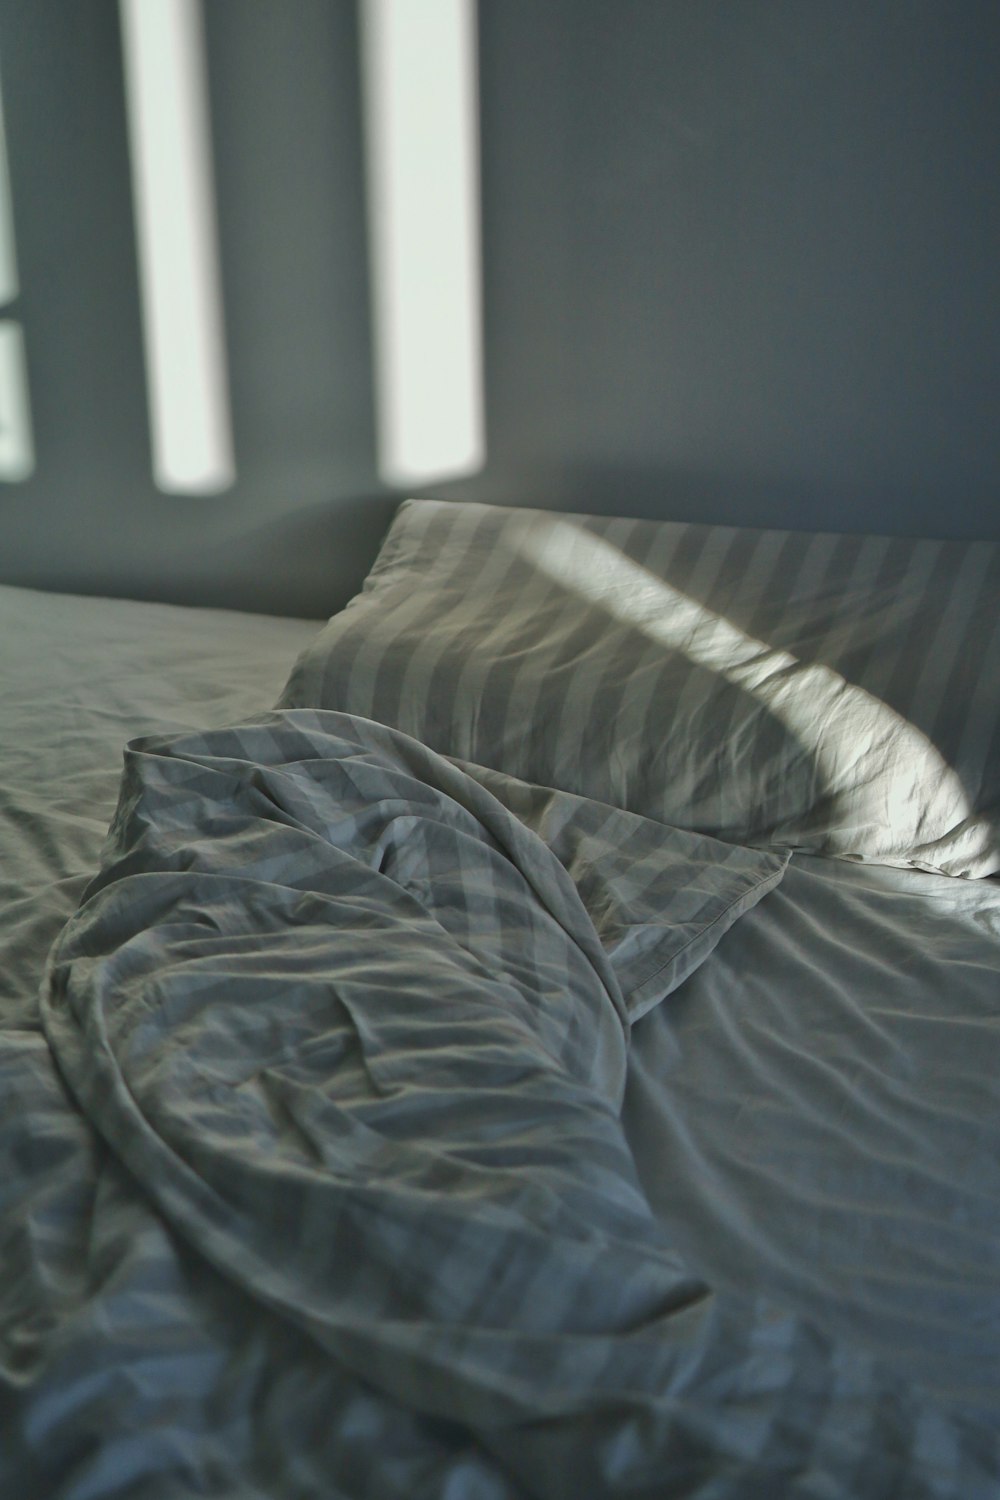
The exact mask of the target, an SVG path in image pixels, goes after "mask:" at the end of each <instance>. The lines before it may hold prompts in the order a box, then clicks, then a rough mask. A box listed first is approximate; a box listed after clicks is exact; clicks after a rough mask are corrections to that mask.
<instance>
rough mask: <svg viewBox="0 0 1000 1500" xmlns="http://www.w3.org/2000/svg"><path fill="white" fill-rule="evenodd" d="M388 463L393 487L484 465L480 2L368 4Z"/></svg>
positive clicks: (364, 19) (374, 230) (372, 198)
mask: <svg viewBox="0 0 1000 1500" xmlns="http://www.w3.org/2000/svg"><path fill="white" fill-rule="evenodd" d="M361 41H362V76H363V91H364V105H365V135H366V146H367V178H368V209H369V233H370V240H371V271H372V283H373V286H372V297H373V319H374V335H375V386H376V390H375V394H376V425H377V435H378V466H379V473H380V475H381V477H382V478H383V479H384V480H385V481H386V482H387V483H389V484H394V485H406V484H410V483H413V482H425V481H428V480H435V479H442V478H447V477H450V476H454V475H458V474H468V473H472V472H474V471H475V470H477V469H479V468H481V467H482V464H483V460H484V457H485V438H484V421H483V393H482V383H483V377H482V333H481V327H482V314H481V286H480V279H481V264H480V228H479V128H478V116H479V108H478V90H477V70H476V26H475V11H474V7H473V0H362V6H361Z"/></svg>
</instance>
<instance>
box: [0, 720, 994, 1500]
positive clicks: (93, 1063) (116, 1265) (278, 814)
mask: <svg viewBox="0 0 1000 1500" xmlns="http://www.w3.org/2000/svg"><path fill="white" fill-rule="evenodd" d="M784 865H785V856H784V855H780V854H777V853H774V852H768V851H762V850H750V849H742V848H739V847H738V846H734V845H728V844H723V843H719V842H716V841H715V840H713V839H710V838H706V837H701V836H698V835H696V834H693V833H689V832H678V831H676V830H672V829H669V828H666V827H665V826H664V825H662V824H660V823H657V822H653V821H650V820H647V819H644V818H642V817H640V816H637V815H635V814H632V813H627V812H622V811H620V810H617V809H613V808H610V807H608V806H604V805H602V804H599V803H596V802H593V801H588V800H587V799H586V798H583V797H579V796H571V795H569V794H567V793H553V792H547V791H544V790H542V789H540V788H538V787H532V786H528V785H526V784H524V783H522V782H515V781H512V780H511V779H510V778H507V777H503V776H500V775H498V774H496V773H488V772H479V773H477V772H474V771H473V769H472V768H462V767H460V766H458V765H456V764H454V763H451V762H448V761H446V760H444V759H442V758H441V757H440V756H438V755H436V754H434V753H433V752H431V751H429V750H427V749H425V748H424V747H423V746H422V745H420V744H419V743H417V742H416V741H414V740H412V739H409V738H407V737H406V736H405V735H403V734H400V733H398V732H396V731H394V730H390V729H386V728H384V727H381V726H379V725H376V724H374V723H371V722H369V721H366V720H362V719H356V718H351V717H349V716H346V715H343V714H338V713H332V712H310V711H289V712H279V713H276V714H272V715H268V716H265V717H263V718H262V719H260V720H259V721H257V722H255V723H252V724H247V725H244V726H242V727H239V728H235V729H228V730H220V731H213V732H210V733H206V734H200V735H195V734H191V735H187V736H182V737H177V738H173V739H170V740H162V741H151V740H146V741H141V742H137V743H136V744H134V745H133V746H132V747H131V748H130V750H129V752H128V754H127V761H126V774H125V779H124V782H123V786H122V793H121V799H120V802H119V806H118V811H117V814H116V818H115V821H114V823H113V825H112V829H111V832H110V835H109V839H108V843H107V846H106V849H105V855H104V859H103V863H102V868H101V870H100V873H99V874H98V875H97V876H96V878H95V879H94V881H93V882H92V883H91V885H90V887H89V888H88V891H87V893H86V895H85V897H84V900H83V902H82V904H81V906H80V909H79V911H78V913H77V915H76V916H75V917H74V918H73V919H72V921H71V922H70V924H69V925H68V927H67V929H66V930H65V932H64V934H63V936H62V938H61V940H60V941H59V943H58V944H57V946H56V948H55V949H54V951H53V954H52V956H51V959H50V963H49V967H48V972H47V976H46V981H45V985H44V989H43V993H42V996H41V1007H42V1019H43V1022H44V1028H45V1034H46V1036H47V1039H48V1044H49V1049H50V1051H46V1052H44V1053H43V1052H42V1051H41V1050H40V1049H39V1048H38V1047H37V1046H36V1045H35V1039H33V1038H29V1036H28V1034H27V1033H25V1034H24V1037H23V1038H22V1042H23V1045H21V1043H19V1042H18V1039H17V1037H14V1036H10V1037H5V1038H4V1047H3V1051H2V1053H0V1074H2V1083H3V1093H2V1098H3V1100H4V1105H3V1108H4V1121H3V1135H2V1138H0V1143H2V1147H3V1152H4V1160H5V1161H6V1162H8V1163H10V1164H11V1171H10V1172H7V1173H5V1191H6V1192H7V1194H8V1197H7V1201H6V1203H5V1208H4V1223H5V1225H6V1226H7V1228H6V1231H5V1234H6V1238H5V1245H4V1252H5V1273H6V1275H5V1287H4V1289H3V1290H2V1291H0V1309H2V1312H3V1326H4V1327H8V1328H9V1327H15V1328H16V1329H17V1330H18V1336H17V1338H16V1339H15V1340H13V1342H12V1343H11V1342H8V1343H7V1344H5V1345H4V1353H3V1358H2V1363H0V1434H2V1442H0V1488H2V1490H3V1493H4V1494H10V1495H17V1496H18V1497H19V1500H32V1497H39V1500H41V1497H45V1500H55V1497H58V1500H84V1497H87V1496H96V1495H99V1496H101V1497H102V1500H110V1497H112V1496H115V1497H119V1496H120V1497H125V1496H136V1497H138V1496H142V1497H152V1500H156V1497H160V1496H162V1497H168V1496H169V1497H179V1496H186V1495H194V1494H198V1495H211V1496H234V1495H240V1496H248V1497H252V1496H267V1497H272V1500H277V1497H281V1500H284V1497H286V1496H287V1497H289V1500H290V1497H292V1496H295V1497H307V1496H316V1497H319V1496H323V1497H331V1496H338V1495H343V1496H349V1497H361V1496H374V1497H386V1500H388V1497H397V1496H398V1497H407V1500H409V1497H414V1496H424V1495H426V1496H429V1497H446V1496H447V1497H461V1500H494V1497H496V1500H514V1497H526V1496H537V1497H551V1500H557V1497H558V1500H576V1497H580V1496H588V1497H593V1500H600V1497H602V1496H640V1495H645V1496H692V1497H695V1496H697V1497H701V1500H709V1497H711V1500H724V1497H731V1500H747V1497H749V1496H752V1495H781V1496H784V1497H803V1500H804V1497H813V1500H832V1497H844V1500H864V1497H871V1500H883V1497H885V1496H886V1495H889V1494H901V1495H906V1496H907V1497H908V1500H920V1497H938V1500H943V1497H955V1500H958V1497H961V1500H977V1497H982V1500H986V1497H987V1496H993V1495H995V1493H996V1491H995V1476H996V1474H997V1473H998V1472H1000V1441H998V1439H997V1436H996V1434H995V1433H993V1432H988V1431H985V1430H983V1429H980V1428H977V1427H975V1426H974V1425H973V1424H972V1423H971V1422H969V1421H968V1420H967V1419H964V1418H961V1417H959V1416H958V1415H956V1414H953V1413H950V1412H948V1411H945V1410H941V1409H938V1408H936V1407H935V1406H934V1405H933V1404H931V1403H930V1402H929V1401H928V1400H927V1399H925V1398H924V1397H923V1396H922V1395H921V1393H920V1392H919V1391H916V1390H914V1389H909V1388H907V1387H906V1386H905V1385H904V1384H902V1383H901V1382H900V1381H899V1380H898V1379H897V1378H896V1377H893V1376H890V1375H889V1374H887V1373H886V1372H885V1371H883V1370H882V1369H880V1368H879V1367H878V1365H877V1364H876V1363H875V1362H874V1361H873V1360H872V1358H871V1357H870V1356H869V1355H868V1354H866V1353H865V1352H864V1351H863V1350H862V1349H860V1348H857V1347H853V1346H847V1345H845V1344H842V1343H838V1342H837V1341H834V1340H831V1339H830V1338H828V1337H826V1336H825V1335H824V1334H823V1333H822V1331H821V1330H820V1329H818V1328H813V1327H811V1326H810V1325H809V1324H807V1323H806V1322H804V1321H803V1320H802V1319H801V1318H798V1317H794V1316H791V1315H789V1314H786V1313H783V1312H782V1311H781V1310H780V1309H777V1308H773V1307H770V1306H766V1305H763V1304H761V1303H759V1302H757V1301H756V1300H753V1299H750V1298H747V1299H740V1298H738V1297H733V1296H720V1295H717V1294H715V1293H714V1292H713V1291H712V1289H711V1288H710V1287H709V1286H707V1285H706V1284H705V1283H704V1281H703V1280H702V1279H701V1278H700V1277H699V1276H698V1275H697V1273H696V1270H695V1269H694V1268H692V1267H690V1266H687V1265H686V1264H685V1263H684V1262H683V1261H682V1259H681V1258H680V1256H679V1255H678V1254H677V1253H676V1251H675V1249H674V1247H673V1246H672V1245H671V1244H670V1243H669V1242H668V1241H667V1240H666V1237H665V1235H664V1232H663V1230H662V1228H661V1227H660V1226H659V1224H658V1221H657V1220H656V1218H655V1217H654V1215H653V1213H652V1211H651V1209H650V1207H649V1204H648V1203H647V1201H646V1198H645V1196H644V1194H643V1191H642V1188H641V1186H640V1183H639V1180H638V1178H637V1175H636V1173H635V1170H634V1166H633V1162H632V1159H631V1157H630V1153H629V1150H628V1146H627V1142H626V1138H625V1136H624V1133H623V1129H622V1125H621V1120H620V1105H621V1097H622V1088H623V1080H624V1074H625V1066H626V1061H627V1056H628V1045H629V1033H630V1027H631V1025H632V1022H633V1020H634V1019H635V1017H636V1016H638V1015H642V1014H644V1013H646V1012H647V1011H649V1010H650V1009H651V1008H652V1007H654V1006H657V1005H662V1004H669V1003H670V1002H669V995H670V993H671V991H672V990H673V989H674V988H675V987H676V985H677V984H678V983H680V981H681V980H682V979H683V978H684V977H685V976H686V974H688V973H689V972H690V971H691V969H692V968H693V967H694V966H695V965H697V964H699V963H704V962H708V963H711V962H712V957H711V955H712V950H713V948H714V947H715V945H716V944H717V943H718V942H719V940H720V939H721V938H722V937H723V935H724V933H725V931H726V929H727V927H728V926H730V925H731V924H732V923H733V922H735V921H736V920H738V919H739V917H740V915H741V914H742V913H743V912H744V911H746V910H747V909H748V908H749V907H751V906H752V905H753V904H754V903H755V902H756V901H758V900H759V899H761V897H762V896H764V895H765V894H766V893H767V891H769V890H770V889H772V887H773V886H774V885H775V884H776V883H777V882H778V881H779V880H780V879H781V876H782V872H783V869H784ZM29 1042H30V1045H29ZM15 1168H16V1171H15Z"/></svg>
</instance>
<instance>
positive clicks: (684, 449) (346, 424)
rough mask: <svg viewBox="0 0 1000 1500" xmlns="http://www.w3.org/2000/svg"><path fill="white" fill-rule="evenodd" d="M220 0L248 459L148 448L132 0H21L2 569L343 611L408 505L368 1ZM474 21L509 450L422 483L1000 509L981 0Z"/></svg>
mask: <svg viewBox="0 0 1000 1500" xmlns="http://www.w3.org/2000/svg"><path fill="white" fill-rule="evenodd" d="M414 3H418V0H414ZM205 8H206V16H207V33H208V49H209V71H210V84H211V102H212V112H213V113H212V124H213V131H214V138H215V149H216V171H217V185H218V198H219V215H220V234H221V240H222V257H223V277H224V288H225V298H226V319H227V332H228V339H229V357H230V369H231V372H232V379H233V400H234V422H235V442H236V458H237V467H238V471H239V477H238V482H237V484H236V486H235V488H234V489H233V490H232V491H230V492H228V493H227V494H225V495H222V496H216V497H213V498H211V499H204V500H199V499H193V498H190V497H188V498H179V497H173V496H164V495H161V494H159V493H158V492H157V491H156V489H155V488H154V486H153V484H152V480H151V478H150V473H149V449H148V436H147V424H146V410H145V394H144V376H143V367H142V351H141V341H140V327H139V311H138V291H137V276H136V267H135V259H134V250H133V234H132V219H131V199H130V188H129V175H128V162H127V156H126V143H125V127H124V103H123V96H122V83H121V67H120V57H119V40H118V30H117V6H116V4H115V3H113V0H73V3H72V4H66V0H0V75H2V83H3V91H4V105H5V113H6V119H7V129H8V138H9V155H10V165H11V173H12V179H13V192H14V209H15V219H16V227H17V240H18V249H19V256H20V264H21V283H22V295H21V298H20V301H19V304H18V305H17V306H16V308H15V309H14V310H13V311H14V312H15V313H16V315H17V316H19V317H20V318H21V320H22V322H23V324H24V327H25V332H26V338H27V348H28V360H29V374H30V382H31V398H32V407H33V418H34V427H35V442H36V449H37V469H36V472H35V474H34V475H33V477H32V478H31V479H30V480H29V481H28V482H26V483H24V484H17V485H6V486H4V487H3V489H2V490H0V579H2V580H3V581H6V582H22V583H32V584H38V585H41V586H46V587H58V588H66V589H77V590H82V591H86V592H111V593H121V594H129V595H134V596H138V597H157V598H168V599H176V600H180V601H190V602H198V603H217V604H226V605H239V606H242V607H247V608H256V609H263V610H277V611H284V612H289V613H301V614H312V615H318V614H324V613H327V612H329V611H330V610H331V609H333V608H334V607H336V606H337V605H338V604H339V603H341V602H342V601H343V599H344V597H346V595H348V594H349V593H350V592H352V591H353V589H354V588H355V587H356V586H357V583H358V581H359V579H360V577H361V576H362V574H363V572H364V570H365V569H366V567H367V565H368V563H369V561H370V558H371V556H372V554H373V551H374V549H375V546H376V544H377V539H378V536H379V535H380V533H381V531H382V530H383V528H384V526H385V524H386V522H387V519H388V516H389V515H390V514H391V510H392V507H393V505H394V503H395V498H396V497H394V496H392V495H390V494H389V492H388V491H387V490H386V489H385V488H384V487H383V486H381V485H380V484H379V482H378V479H377V475H376V471H375V461H374V417H373V410H372V397H371V352H370V339H369V318H368V310H367V309H368V283H367V269H366V247H365V226H364V211H363V178H362V164H361V139H360V123H359V121H360V110H359V97H358V76H357V21H356V14H355V6H354V4H353V0H207V3H206V7H205ZM480 41H481V49H480V50H481V80H480V87H481V95H482V131H483V143H482V145H483V220H484V278H485V312H486V329H485V332H486V383H487V441H488V447H489V454H488V461H487V466H486V468H485V470H484V472H483V473H482V474H480V475H477V476H475V477H474V478H471V479H468V480H464V481H461V482H454V483H452V484H448V485H438V486H436V487H434V492H435V493H440V494H446V495H453V496H456V497H468V498H477V499H487V500H494V501H498V502H505V503H513V504H544V505H552V506H556V507H560V508H579V509H591V510H600V511H619V512H622V513H626V514H627V513H631V514H636V515H665V516H676V517H679V518H685V519H687V518H692V517H699V518H703V519H706V520H717V521H726V522H739V523H743V524H748V525H780V526H791V527H824V528H828V529H833V530H884V531H902V532H906V531H912V532H918V533H925V534H929V535H941V536H959V535H968V536H972V535H984V536H986V535H989V536H998V535H1000V506H998V504H997V499H996V496H997V492H998V479H1000V422H998V421H997V419H996V414H995V406H996V396H997V391H998V389H1000V380H998V373H1000V372H998V360H1000V304H998V296H997V276H996V270H995V266H996V262H997V250H998V246H1000V235H998V230H1000V202H998V186H997V165H998V161H997V157H998V152H997V142H998V141H1000V90H998V89H997V86H996V79H997V77H998V76H1000V71H998V64H1000V6H997V5H996V4H995V3H994V0H982V3H980V0H481V5H480Z"/></svg>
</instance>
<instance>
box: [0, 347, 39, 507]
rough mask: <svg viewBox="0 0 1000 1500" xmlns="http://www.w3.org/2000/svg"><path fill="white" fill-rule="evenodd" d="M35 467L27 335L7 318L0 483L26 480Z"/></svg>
mask: <svg viewBox="0 0 1000 1500" xmlns="http://www.w3.org/2000/svg"><path fill="white" fill-rule="evenodd" d="M34 467H35V450H34V444H33V442H32V438H31V415H30V412H29V409H28V377H27V367H26V363H25V357H24V334H23V332H22V330H21V325H20V323H14V322H11V321H10V320H9V319H7V318H4V319H3V320H2V321H0V479H7V480H19V479H27V478H28V476H29V475H30V474H31V472H32V470H33V469H34Z"/></svg>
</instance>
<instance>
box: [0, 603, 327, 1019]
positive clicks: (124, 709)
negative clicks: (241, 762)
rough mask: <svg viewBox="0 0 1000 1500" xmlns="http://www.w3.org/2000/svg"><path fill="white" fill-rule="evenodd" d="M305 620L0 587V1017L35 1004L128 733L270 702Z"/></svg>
mask: <svg viewBox="0 0 1000 1500" xmlns="http://www.w3.org/2000/svg"><path fill="white" fill-rule="evenodd" d="M317 628H318V627H317V625H315V624H313V623H312V622H311V621H308V620H293V619H281V618H272V617H270V616H267V615H252V614H244V613H239V612H236V611H232V610H213V609H194V608H185V607H179V606H175V605H167V604H148V603H140V602H136V601H132V600H126V599H103V598H89V597H83V596H78V595H70V594H53V593H47V592H43V591H40V590H35V589H24V588H13V587H8V586H0V952H2V954H3V962H2V964H0V1014H2V1015H3V1016H4V1018H5V1019H7V1020H8V1021H9V1020H11V1019H14V1018H16V1016H17V1015H18V1014H20V1013H21V1012H22V1011H23V1007H24V1006H25V1005H27V1006H28V1007H29V1010H30V1009H31V1008H32V1007H33V1006H34V1000H35V994H36V992H37V989H38V982H39V977H40V972H41V965H42V962H43V961H44V957H45V953H46V952H47V950H48V948H49V946H50V945H51V943H52V941H53V940H54V938H55V937H56V935H57V934H58V932H59V928H60V926H61V925H62V923H63V922H64V921H65V920H66V918H67V917H68V916H69V915H70V913H71V912H72V911H73V909H74V907H75V906H76V903H77V900H78V899H79V895H80V892H81V891H82V889H83V887H84V885H85V884H86V882H87V880H88V879H89V877H90V876H91V875H92V874H93V872H94V869H95V866H96V864H97V860H98V856H99V854H100V849H101V844H102V843H103V840H104V836H105V834H106V832H107V828H108V824H109V822H110V820H111V815H112V813H113V812H114V807H115V802H116V800H117V796H118V783H119V779H120V777H121V770H122V751H123V749H124V746H125V744H126V742H127V741H128V740H130V739H132V738H134V737H135V736H136V735H141V734H149V733H153V732H169V731H172V730H180V729H185V728H202V727H207V726H208V725H211V724H225V723H228V722H229V721H230V720H235V719H238V718H241V717H244V716H246V715H247V714H248V713H252V712H255V711H256V710H259V709H261V708H263V707H267V705H268V704H270V703H271V702H273V701H274V698H275V697H276V695H277V693H278V691H279V689H280V687H281V684H282V682H283V681H284V679H285V677H286V676H287V674H288V668H289V664H290V662H291V661H292V660H293V659H294V657H295V654H296V652H297V651H300V650H301V649H302V648H303V647H304V646H305V645H306V644H307V643H308V641H309V640H310V639H311V638H312V637H313V636H314V635H315V633H316V630H317Z"/></svg>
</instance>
